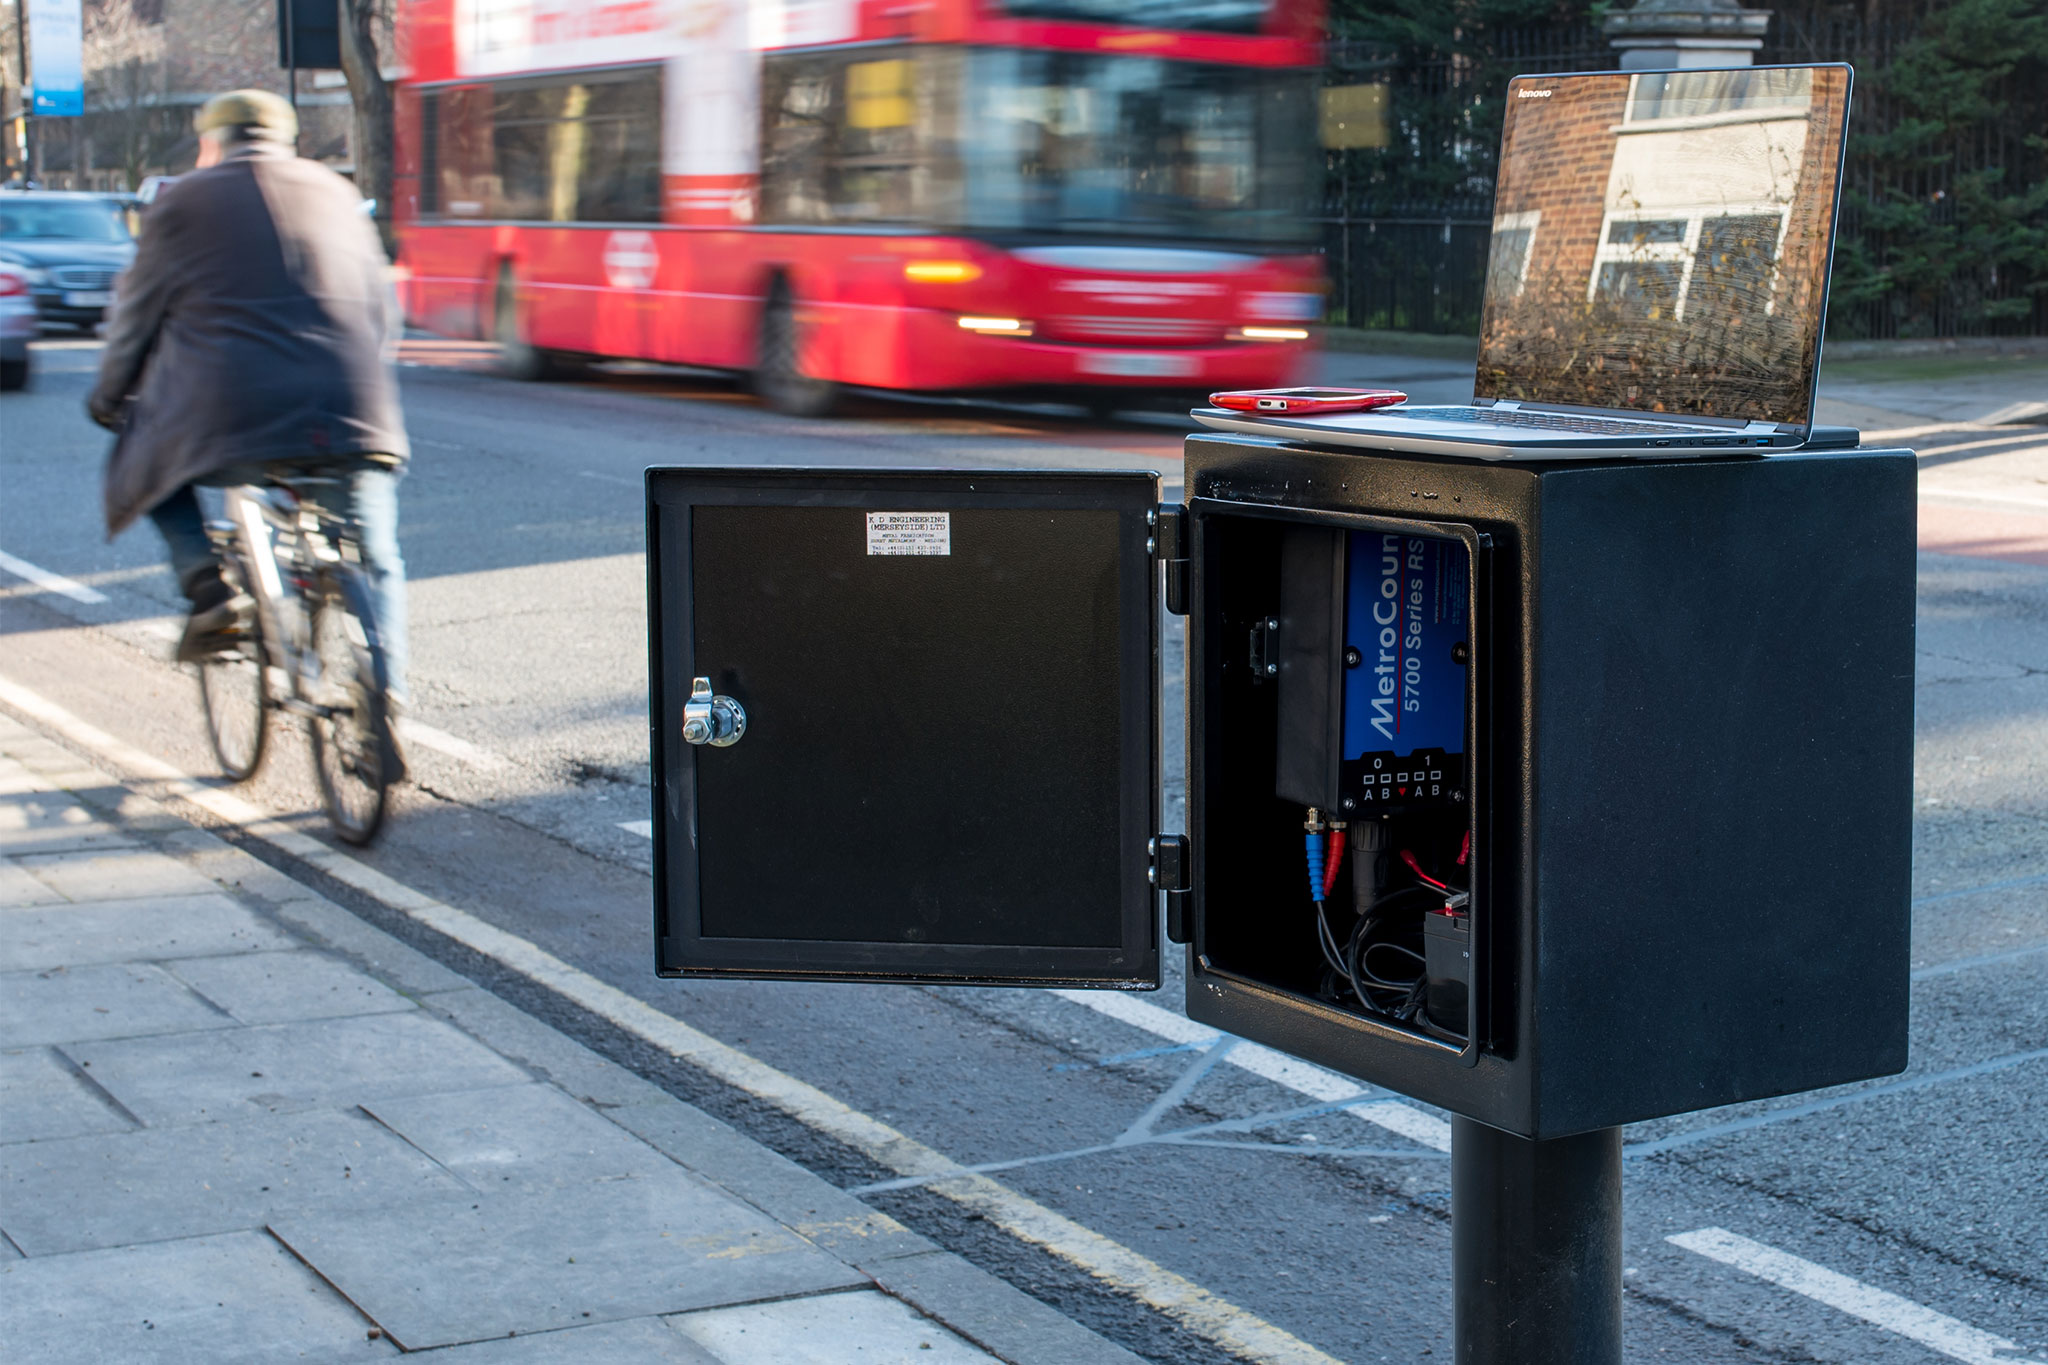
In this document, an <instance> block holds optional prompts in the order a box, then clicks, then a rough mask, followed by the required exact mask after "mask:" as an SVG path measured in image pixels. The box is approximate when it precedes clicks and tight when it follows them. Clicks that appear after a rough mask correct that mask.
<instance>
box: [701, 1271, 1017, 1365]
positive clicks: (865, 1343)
mask: <svg viewBox="0 0 2048 1365" xmlns="http://www.w3.org/2000/svg"><path fill="white" fill-rule="evenodd" d="M669 1324H670V1325H671V1326H673V1327H674V1328H675V1329H676V1330H677V1331H678V1332H681V1333H682V1334H683V1335H684V1336H685V1337H688V1338H689V1339H690V1340H692V1341H694V1342H696V1343H698V1344H699V1345H701V1346H704V1347H706V1348H708V1349H709V1350H710V1351H711V1352H712V1354H713V1355H715V1356H717V1357H718V1359H719V1360H721V1361H723V1362H725V1365H990V1362H992V1361H994V1360H995V1359H996V1357H994V1356H992V1355H990V1354H989V1353H988V1352H986V1351H983V1350H980V1349H978V1348H976V1347H974V1346H971V1345H969V1344H968V1343H967V1342H965V1341H963V1340H961V1339H960V1338H959V1337H956V1336H954V1335H953V1334H952V1333H951V1332H949V1331H947V1330H946V1329H945V1328H944V1327H941V1326H940V1325H939V1324H938V1323H936V1322H933V1321H932V1320H931V1319H930V1318H927V1317H925V1316H924V1315H923V1314H921V1313H919V1312H918V1311H917V1310H916V1309H915V1308H912V1307H911V1306H910V1305H909V1304H907V1303H904V1302H903V1301H902V1300H900V1299H892V1298H890V1297H889V1296H888V1295H887V1294H882V1293H878V1292H876V1291H875V1290H872V1289H867V1290H860V1291H857V1292H854V1293H850V1294H830V1295H824V1296H820V1297H815V1298H808V1299H796V1300H792V1301H788V1302H784V1303H759V1304H747V1305H744V1306H742V1307H737V1308H718V1309H713V1310H711V1311H710V1312H703V1313H688V1314H684V1315H682V1316H680V1317H674V1318H670V1319H669Z"/></svg>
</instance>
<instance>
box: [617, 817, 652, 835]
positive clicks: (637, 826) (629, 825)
mask: <svg viewBox="0 0 2048 1365" xmlns="http://www.w3.org/2000/svg"><path fill="white" fill-rule="evenodd" d="M619 828H620V829H622V830H624V831H626V833H628V834H637V835H639V836H640V837H641V838H643V839H652V838H653V837H654V822H653V821H652V820H621V821H619Z"/></svg>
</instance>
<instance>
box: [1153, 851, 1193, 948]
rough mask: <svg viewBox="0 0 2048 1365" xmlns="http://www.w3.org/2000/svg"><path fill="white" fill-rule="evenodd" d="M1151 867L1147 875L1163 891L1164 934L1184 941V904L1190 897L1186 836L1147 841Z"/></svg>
mask: <svg viewBox="0 0 2048 1365" xmlns="http://www.w3.org/2000/svg"><path fill="white" fill-rule="evenodd" d="M1149 847H1150V850H1151V854H1152V867H1151V870H1150V872H1149V873H1148V874H1147V875H1149V876H1150V878H1151V880H1152V885H1154V886H1156V887H1158V888H1159V889H1160V890H1161V891H1163V892H1165V893H1166V937H1167V939H1168V940H1169V941H1170V942H1173V943H1186V942H1187V941H1188V936H1189V928H1190V926H1189V924H1188V904H1189V902H1190V901H1191V900H1193V899H1194V897H1193V896H1192V895H1191V894H1190V888H1189V884H1188V870H1189V869H1188V839H1187V836H1186V835H1185V834H1159V835H1154V836H1153V838H1152V842H1151V844H1150V846H1149Z"/></svg>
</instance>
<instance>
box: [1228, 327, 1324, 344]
mask: <svg viewBox="0 0 2048 1365" xmlns="http://www.w3.org/2000/svg"><path fill="white" fill-rule="evenodd" d="M1230 339H1231V340H1232V341H1307V340H1308V328H1306V327H1233V328H1232V329H1231V331H1230Z"/></svg>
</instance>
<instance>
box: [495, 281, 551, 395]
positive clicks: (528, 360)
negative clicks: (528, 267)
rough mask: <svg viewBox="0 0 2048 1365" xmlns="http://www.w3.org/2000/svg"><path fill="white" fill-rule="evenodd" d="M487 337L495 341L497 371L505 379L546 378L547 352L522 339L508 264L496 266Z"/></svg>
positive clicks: (515, 290) (523, 332)
mask: <svg viewBox="0 0 2048 1365" xmlns="http://www.w3.org/2000/svg"><path fill="white" fill-rule="evenodd" d="M491 340H493V341H495V342H497V343H498V373H499V374H501V375H503V376H504V377H505V378H507V379H518V380H522V381H524V380H534V379H547V378H549V377H550V376H551V373H552V370H553V367H552V366H551V365H550V364H549V363H548V353H547V352H546V351H543V350H541V349H540V348H539V347H537V346H534V345H533V344H531V343H530V342H528V341H527V339H526V329H525V328H524V327H522V326H521V325H520V320H519V289H518V286H517V285H516V284H515V283H514V282H513V279H512V267H511V266H510V265H501V266H499V267H498V290H497V294H496V298H495V301H494V302H493V303H492V305H491Z"/></svg>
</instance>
